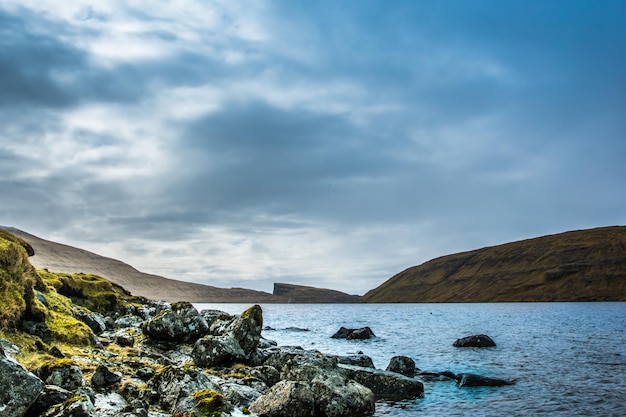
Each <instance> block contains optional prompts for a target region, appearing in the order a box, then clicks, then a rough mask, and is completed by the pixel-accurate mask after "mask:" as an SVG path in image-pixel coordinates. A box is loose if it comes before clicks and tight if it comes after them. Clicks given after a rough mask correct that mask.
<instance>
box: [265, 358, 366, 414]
mask: <svg viewBox="0 0 626 417" xmlns="http://www.w3.org/2000/svg"><path fill="white" fill-rule="evenodd" d="M281 361H282V364H281ZM268 364H269V365H272V366H275V367H276V368H277V369H280V372H281V374H280V377H281V380H282V381H295V382H301V383H304V384H308V386H309V390H310V391H311V392H312V394H313V398H314V409H315V415H316V416H368V415H371V414H373V413H374V403H375V398H374V394H373V393H372V391H371V390H370V389H368V388H366V387H364V386H363V385H361V384H359V383H358V382H355V381H351V380H349V379H348V378H347V377H346V374H345V373H344V371H343V370H342V369H340V368H339V366H338V365H337V361H336V360H335V359H333V358H331V357H329V356H325V355H323V354H321V353H319V352H316V351H305V350H302V349H297V348H288V349H287V350H285V351H281V349H278V352H274V353H272V355H270V357H269V358H268V360H267V361H266V365H268ZM278 384H280V382H279V383H278ZM278 384H277V385H278ZM272 388H273V387H272ZM272 388H270V390H271V389H272ZM264 395H265V394H264ZM260 398H263V396H261V397H260ZM260 398H259V399H260ZM257 401H259V400H257ZM255 402H256V401H255ZM253 404H254V403H253Z"/></svg>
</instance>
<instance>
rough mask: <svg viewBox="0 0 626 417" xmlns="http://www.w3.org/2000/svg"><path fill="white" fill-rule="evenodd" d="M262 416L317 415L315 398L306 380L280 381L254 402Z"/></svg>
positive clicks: (255, 407) (254, 407) (252, 405)
mask: <svg viewBox="0 0 626 417" xmlns="http://www.w3.org/2000/svg"><path fill="white" fill-rule="evenodd" d="M250 411H251V412H253V413H255V414H258V415H259V416H261V417H315V415H316V414H315V398H314V397H313V392H312V391H311V390H310V389H309V386H308V385H307V384H306V383H304V382H298V381H280V382H279V383H277V384H276V385H274V386H273V387H271V388H270V389H269V390H267V392H265V394H263V395H262V396H260V397H259V398H258V399H257V400H255V401H254V402H253V403H252V404H250Z"/></svg>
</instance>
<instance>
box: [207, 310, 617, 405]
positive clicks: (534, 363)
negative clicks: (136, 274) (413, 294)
mask: <svg viewBox="0 0 626 417" xmlns="http://www.w3.org/2000/svg"><path fill="white" fill-rule="evenodd" d="M196 307H197V308H198V309H205V308H214V309H219V310H223V311H227V312H229V313H237V314H238V313H241V312H242V311H244V310H245V309H246V308H247V307H249V305H247V304H246V305H244V304H196ZM262 307H263V317H264V325H265V326H270V327H272V328H274V329H276V330H266V331H264V332H263V336H264V337H266V338H268V339H273V340H276V341H277V342H278V344H279V345H299V346H302V347H303V348H305V349H317V350H319V351H321V352H324V353H330V354H340V355H342V354H350V353H355V352H357V351H363V353H365V354H366V355H368V356H370V357H371V358H372V359H373V360H374V364H375V365H376V367H377V368H382V369H384V368H386V367H387V364H388V363H389V359H391V357H392V356H395V355H405V356H409V357H411V358H413V359H414V360H415V363H416V365H417V366H418V367H419V368H420V369H421V370H424V371H439V372H440V371H444V370H449V371H452V372H454V373H461V372H472V373H477V374H481V375H485V376H491V377H500V378H511V379H515V380H517V384H516V385H512V386H505V387H494V388H458V387H457V386H456V385H455V383H454V382H452V381H436V382H424V386H425V397H424V398H422V399H418V400H413V401H408V402H403V403H395V404H386V403H377V405H376V416H405V417H408V416H413V415H424V416H462V415H469V414H472V415H477V416H506V415H509V416H513V415H529V416H530V415H532V416H535V415H562V416H626V303H497V304H492V303H487V304H314V305H293V304H291V305H289V304H287V305H285V304H264V305H262ZM340 326H345V327H362V326H369V327H370V328H371V329H372V330H373V331H374V333H375V334H376V336H377V337H376V338H375V339H372V340H368V341H347V340H336V339H331V338H330V336H331V335H332V334H333V333H334V332H335V331H336V330H337V329H338V328H339V327H340ZM289 328H299V329H307V330H308V331H297V330H294V329H289ZM477 333H485V334H488V335H489V336H491V337H492V338H493V339H494V340H495V342H496V343H497V347H495V348H488V349H472V348H470V349H458V348H454V347H453V346H452V343H453V342H454V341H455V340H456V339H458V338H460V337H463V336H467V335H471V334H477Z"/></svg>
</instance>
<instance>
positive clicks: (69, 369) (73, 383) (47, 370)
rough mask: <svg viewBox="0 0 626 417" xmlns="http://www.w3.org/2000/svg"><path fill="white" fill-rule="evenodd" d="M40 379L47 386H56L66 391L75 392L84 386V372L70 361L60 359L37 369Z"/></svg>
mask: <svg viewBox="0 0 626 417" xmlns="http://www.w3.org/2000/svg"><path fill="white" fill-rule="evenodd" d="M37 374H38V375H39V378H41V379H42V381H44V382H45V383H46V385H56V386H58V387H61V388H64V389H66V390H70V391H72V390H75V389H77V388H79V387H81V386H83V383H84V382H83V371H82V370H81V369H80V367H79V366H78V365H76V363H75V362H73V361H71V360H69V359H59V360H57V361H55V362H52V363H49V364H46V365H43V366H41V367H40V368H39V369H37Z"/></svg>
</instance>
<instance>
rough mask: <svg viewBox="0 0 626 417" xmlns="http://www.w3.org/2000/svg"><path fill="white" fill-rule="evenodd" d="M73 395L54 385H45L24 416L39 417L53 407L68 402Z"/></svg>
mask: <svg viewBox="0 0 626 417" xmlns="http://www.w3.org/2000/svg"><path fill="white" fill-rule="evenodd" d="M73 395H74V394H72V392H71V391H68V390H66V389H63V388H61V387H57V386H56V385H45V386H44V387H43V391H42V392H41V394H39V396H38V397H37V399H36V400H35V402H34V403H33V404H32V405H31V406H30V408H29V409H28V411H27V412H26V414H25V416H27V417H29V416H39V415H40V414H42V413H43V412H44V411H46V410H48V409H50V408H52V407H53V406H55V405H57V404H61V403H63V402H65V401H67V400H69V399H70V398H72V396H73Z"/></svg>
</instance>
